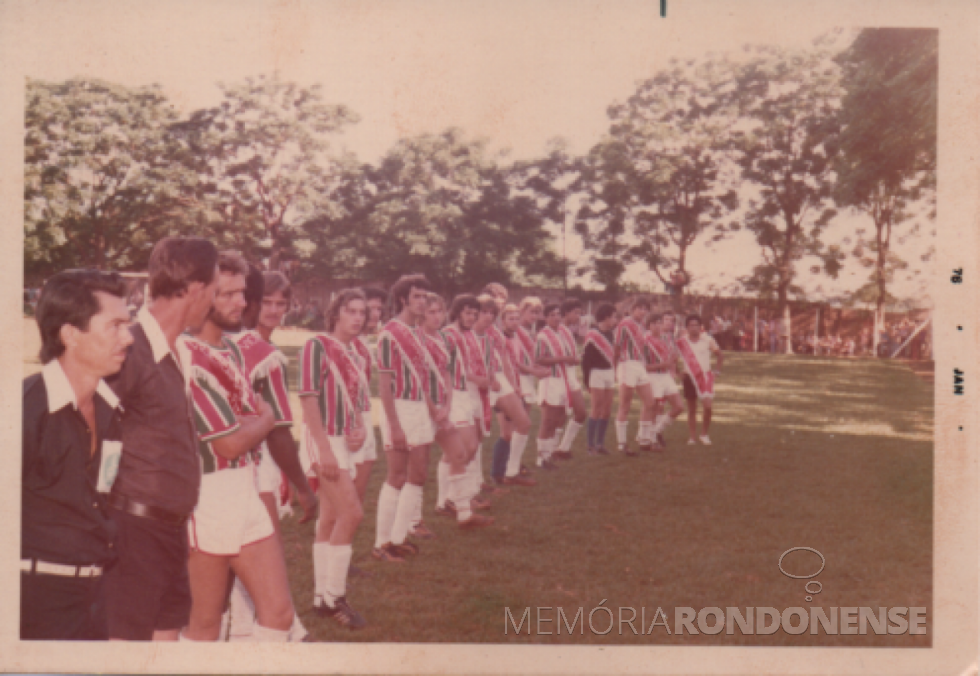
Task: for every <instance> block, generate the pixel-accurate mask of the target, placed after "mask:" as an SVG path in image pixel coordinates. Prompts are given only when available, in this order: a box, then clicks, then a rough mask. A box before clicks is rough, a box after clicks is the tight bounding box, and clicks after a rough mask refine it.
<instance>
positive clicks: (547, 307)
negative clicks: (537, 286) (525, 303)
mask: <svg viewBox="0 0 980 676" xmlns="http://www.w3.org/2000/svg"><path fill="white" fill-rule="evenodd" d="M555 310H561V306H560V305H559V304H558V303H545V304H544V309H542V310H541V317H542V318H547V317H548V315H550V314H551V313H552V312H554V311H555Z"/></svg>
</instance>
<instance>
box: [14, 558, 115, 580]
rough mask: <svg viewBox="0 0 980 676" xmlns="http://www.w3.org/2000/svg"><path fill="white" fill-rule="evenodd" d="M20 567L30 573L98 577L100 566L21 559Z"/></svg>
mask: <svg viewBox="0 0 980 676" xmlns="http://www.w3.org/2000/svg"><path fill="white" fill-rule="evenodd" d="M20 569H21V570H22V571H24V572H25V573H30V574H31V575H60V576H61V577H98V576H99V575H101V574H102V566H70V565H67V564H64V563H48V562H47V561H38V560H37V559H21V560H20Z"/></svg>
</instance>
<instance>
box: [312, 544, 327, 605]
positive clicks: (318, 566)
mask: <svg viewBox="0 0 980 676" xmlns="http://www.w3.org/2000/svg"><path fill="white" fill-rule="evenodd" d="M329 552H330V543H329V542H314V543H313V599H314V603H315V602H316V598H317V597H318V596H319V597H321V598H322V597H323V595H324V594H325V593H326V592H327V571H328V570H330V558H329Z"/></svg>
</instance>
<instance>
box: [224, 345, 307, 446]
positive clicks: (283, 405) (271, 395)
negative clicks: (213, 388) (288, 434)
mask: <svg viewBox="0 0 980 676" xmlns="http://www.w3.org/2000/svg"><path fill="white" fill-rule="evenodd" d="M228 337H229V338H231V339H232V340H233V341H234V343H235V345H237V346H238V349H239V351H240V352H241V354H242V359H243V360H244V369H245V375H246V376H248V379H249V380H250V381H251V383H252V389H253V390H255V394H256V395H257V396H259V397H261V398H262V399H265V401H266V403H268V404H269V406H270V407H272V413H273V415H274V416H275V419H276V427H290V426H291V425H292V424H293V411H292V407H291V406H290V405H289V385H288V382H287V378H286V367H287V365H288V364H289V362H288V360H287V359H286V355H284V354H283V353H282V352H280V351H279V348H277V347H276V346H275V345H273V344H272V343H270V342H267V341H266V340H264V339H263V338H262V336H261V335H259V333H258V331H242V332H241V333H238V334H235V335H230V336H228Z"/></svg>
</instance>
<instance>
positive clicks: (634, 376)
mask: <svg viewBox="0 0 980 676" xmlns="http://www.w3.org/2000/svg"><path fill="white" fill-rule="evenodd" d="M616 380H618V381H619V384H620V385H625V386H626V387H643V386H644V385H646V384H648V383H649V382H650V375H649V374H648V373H647V369H646V367H645V366H644V365H643V362H641V361H636V360H632V361H622V362H619V366H618V367H617V368H616Z"/></svg>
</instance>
